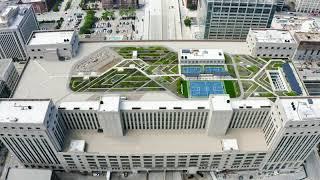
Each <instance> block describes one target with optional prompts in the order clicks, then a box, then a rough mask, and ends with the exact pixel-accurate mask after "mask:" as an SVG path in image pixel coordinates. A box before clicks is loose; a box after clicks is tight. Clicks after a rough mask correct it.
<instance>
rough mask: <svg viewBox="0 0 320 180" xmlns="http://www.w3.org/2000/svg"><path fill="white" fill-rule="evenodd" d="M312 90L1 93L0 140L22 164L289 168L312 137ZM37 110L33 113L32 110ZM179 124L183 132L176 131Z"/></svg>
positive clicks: (94, 168) (96, 168) (315, 123)
mask: <svg viewBox="0 0 320 180" xmlns="http://www.w3.org/2000/svg"><path fill="white" fill-rule="evenodd" d="M319 105H320V99H319V98H313V99H311V98H307V97H306V98H281V99H277V101H276V102H275V103H273V102H271V101H269V100H267V99H254V100H235V101H233V100H232V101H231V100H230V98H229V97H228V96H227V95H221V96H212V97H210V98H209V99H207V100H169V101H131V100H121V99H120V97H119V96H109V97H102V98H101V99H100V100H99V101H86V102H63V103H61V104H60V105H59V106H58V107H56V106H55V105H54V104H53V103H52V102H51V101H50V100H48V99H47V100H45V99H44V100H14V99H12V100H2V101H1V102H0V110H1V112H5V113H3V114H2V116H1V122H0V129H1V134H0V138H1V141H3V142H4V144H5V145H6V146H7V147H8V149H9V150H10V151H11V152H12V153H13V154H15V155H16V156H17V157H18V159H19V160H20V161H21V163H22V164H24V165H25V166H26V167H27V168H52V169H64V170H66V171H80V172H105V171H127V172H130V171H134V172H137V171H152V170H187V171H189V172H190V173H195V172H196V171H213V170H215V171H222V170H234V171H238V170H257V171H272V172H273V171H274V170H283V171H287V170H295V169H296V168H297V167H299V166H300V165H301V164H302V163H303V160H305V159H306V157H307V155H308V154H310V153H311V152H312V149H313V148H314V147H315V146H316V144H317V143H319V140H320V133H319V132H320V131H319V130H320V124H319V120H318V119H319V117H320V114H319V112H320V111H319V109H318V107H319ZM35 113H37V115H36V116H35V115H34V114H35ZM182 132H183V133H182Z"/></svg>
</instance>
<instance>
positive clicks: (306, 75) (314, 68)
mask: <svg viewBox="0 0 320 180" xmlns="http://www.w3.org/2000/svg"><path fill="white" fill-rule="evenodd" d="M294 66H295V67H296V69H297V73H298V75H299V76H300V78H301V80H302V81H306V80H307V81H319V80H320V62H314V61H313V62H312V61H295V62H294Z"/></svg>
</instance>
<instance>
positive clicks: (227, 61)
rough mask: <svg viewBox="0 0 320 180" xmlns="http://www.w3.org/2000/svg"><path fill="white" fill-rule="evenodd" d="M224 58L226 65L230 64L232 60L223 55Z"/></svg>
mask: <svg viewBox="0 0 320 180" xmlns="http://www.w3.org/2000/svg"><path fill="white" fill-rule="evenodd" d="M224 58H225V60H226V64H232V59H231V57H230V56H229V55H227V54H224Z"/></svg>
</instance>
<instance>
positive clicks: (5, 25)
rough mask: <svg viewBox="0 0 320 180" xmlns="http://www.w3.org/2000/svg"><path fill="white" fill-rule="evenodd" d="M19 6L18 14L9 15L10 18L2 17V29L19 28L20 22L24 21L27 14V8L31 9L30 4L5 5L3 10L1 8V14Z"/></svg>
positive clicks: (0, 23)
mask: <svg viewBox="0 0 320 180" xmlns="http://www.w3.org/2000/svg"><path fill="white" fill-rule="evenodd" d="M16 8H19V10H18V11H19V12H18V13H17V14H16V16H12V17H9V19H5V18H4V19H2V20H1V18H0V25H1V26H2V27H1V28H0V29H16V28H18V26H19V24H20V23H21V22H22V19H23V17H24V16H25V11H26V9H30V8H31V5H30V4H19V5H10V6H5V7H4V8H3V9H2V10H0V11H1V12H0V13H1V15H2V14H3V13H6V12H8V11H9V10H10V9H16ZM8 20H9V21H8Z"/></svg>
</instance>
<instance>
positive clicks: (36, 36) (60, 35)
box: [28, 31, 74, 45]
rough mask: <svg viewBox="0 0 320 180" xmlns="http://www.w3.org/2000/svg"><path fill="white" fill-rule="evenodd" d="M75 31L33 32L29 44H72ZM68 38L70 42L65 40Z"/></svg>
mask: <svg viewBox="0 0 320 180" xmlns="http://www.w3.org/2000/svg"><path fill="white" fill-rule="evenodd" d="M73 33H74V31H43V32H41V31H37V32H34V33H33V34H32V37H31V39H30V41H29V43H28V45H45V44H70V41H71V39H72V36H73ZM66 39H68V40H69V41H68V42H65V40H66Z"/></svg>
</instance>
